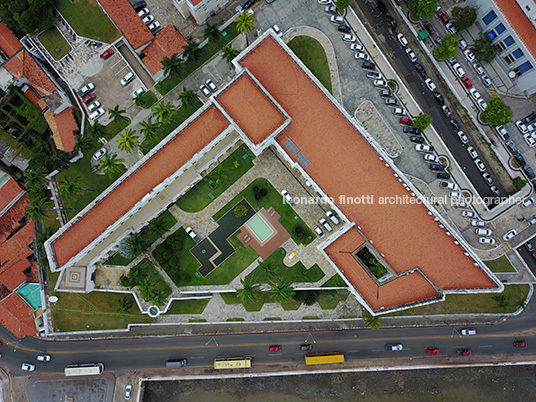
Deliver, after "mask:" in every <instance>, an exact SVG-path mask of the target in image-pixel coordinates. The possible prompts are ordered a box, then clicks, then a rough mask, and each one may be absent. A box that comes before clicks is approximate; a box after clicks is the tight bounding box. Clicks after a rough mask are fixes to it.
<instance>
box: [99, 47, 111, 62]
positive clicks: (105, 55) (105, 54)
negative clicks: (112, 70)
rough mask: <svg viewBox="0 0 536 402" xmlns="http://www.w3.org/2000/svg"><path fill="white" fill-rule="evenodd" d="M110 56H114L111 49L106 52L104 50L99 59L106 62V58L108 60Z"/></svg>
mask: <svg viewBox="0 0 536 402" xmlns="http://www.w3.org/2000/svg"><path fill="white" fill-rule="evenodd" d="M112 54H114V50H113V49H112V48H109V49H107V50H105V51H104V52H102V53H101V55H100V57H101V59H104V60H106V59H107V58H109V57H110V56H111V55H112Z"/></svg>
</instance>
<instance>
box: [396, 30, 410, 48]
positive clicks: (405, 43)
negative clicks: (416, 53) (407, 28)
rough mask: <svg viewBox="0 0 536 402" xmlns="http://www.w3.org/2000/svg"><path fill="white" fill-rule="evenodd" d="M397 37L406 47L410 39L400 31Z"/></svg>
mask: <svg viewBox="0 0 536 402" xmlns="http://www.w3.org/2000/svg"><path fill="white" fill-rule="evenodd" d="M396 38H397V39H398V41H399V42H400V44H401V45H402V46H404V47H406V46H407V45H408V40H407V39H406V37H405V36H404V35H403V34H401V33H399V34H398V35H396Z"/></svg>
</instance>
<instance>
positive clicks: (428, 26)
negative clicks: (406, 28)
mask: <svg viewBox="0 0 536 402" xmlns="http://www.w3.org/2000/svg"><path fill="white" fill-rule="evenodd" d="M424 27H425V28H426V30H427V31H428V33H429V34H430V35H433V34H435V29H434V27H433V25H432V23H431V22H430V21H426V22H425V23H424Z"/></svg>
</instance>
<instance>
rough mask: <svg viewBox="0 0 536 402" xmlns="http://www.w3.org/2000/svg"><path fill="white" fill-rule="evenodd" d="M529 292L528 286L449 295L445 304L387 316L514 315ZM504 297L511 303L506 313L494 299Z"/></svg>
mask: <svg viewBox="0 0 536 402" xmlns="http://www.w3.org/2000/svg"><path fill="white" fill-rule="evenodd" d="M528 292H529V286H528V285H508V286H505V287H504V292H503V293H500V294H497V293H483V294H475V295H447V297H446V300H445V301H444V302H439V303H434V304H430V305H428V306H423V307H415V308H411V309H407V310H403V311H397V312H395V313H390V314H386V315H387V316H408V315H421V314H470V313H504V312H506V313H513V312H514V311H516V310H517V309H518V308H519V306H516V302H518V301H520V300H525V298H526V297H527V294H528ZM499 295H504V296H506V298H507V299H508V301H509V306H508V308H507V309H506V311H504V309H503V308H500V307H499V306H498V304H497V301H496V300H493V297H496V296H499Z"/></svg>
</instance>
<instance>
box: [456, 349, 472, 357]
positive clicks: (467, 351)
mask: <svg viewBox="0 0 536 402" xmlns="http://www.w3.org/2000/svg"><path fill="white" fill-rule="evenodd" d="M456 353H457V354H458V355H459V356H471V349H458V351H457V352H456Z"/></svg>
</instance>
